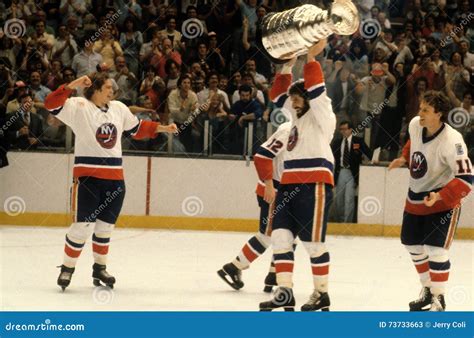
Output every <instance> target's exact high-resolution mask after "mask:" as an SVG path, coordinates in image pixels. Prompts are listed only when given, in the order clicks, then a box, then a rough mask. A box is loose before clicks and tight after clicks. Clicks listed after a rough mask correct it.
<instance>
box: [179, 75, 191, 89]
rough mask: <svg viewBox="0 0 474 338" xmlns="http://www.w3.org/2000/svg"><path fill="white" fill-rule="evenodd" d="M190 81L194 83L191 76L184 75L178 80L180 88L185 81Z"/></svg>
mask: <svg viewBox="0 0 474 338" xmlns="http://www.w3.org/2000/svg"><path fill="white" fill-rule="evenodd" d="M186 79H188V80H189V81H190V82H192V79H191V76H189V75H188V74H183V75H181V76H180V78H179V79H178V87H181V84H182V83H183V81H184V80H186Z"/></svg>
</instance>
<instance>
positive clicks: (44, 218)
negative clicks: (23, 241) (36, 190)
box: [0, 212, 474, 240]
mask: <svg viewBox="0 0 474 338" xmlns="http://www.w3.org/2000/svg"><path fill="white" fill-rule="evenodd" d="M70 222H71V218H70V215H68V214H52V213H24V214H20V215H18V216H8V215H7V214H6V213H5V212H0V227H1V226H2V225H21V226H23V225H24V226H53V227H69V225H70ZM117 226H118V227H120V228H142V229H170V230H202V231H237V232H255V231H258V220H256V219H255V220H254V219H227V218H199V217H168V216H131V215H123V216H120V217H119V219H118V223H117ZM400 229H401V227H400V226H397V225H382V224H357V223H328V231H327V233H328V234H330V235H341V236H376V237H399V236H400ZM456 238H457V239H468V240H474V228H458V229H457V231H456Z"/></svg>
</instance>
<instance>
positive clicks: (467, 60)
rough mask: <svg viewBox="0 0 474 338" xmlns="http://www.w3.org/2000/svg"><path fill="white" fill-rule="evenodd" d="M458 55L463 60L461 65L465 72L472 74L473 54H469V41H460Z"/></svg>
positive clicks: (473, 67)
mask: <svg viewBox="0 0 474 338" xmlns="http://www.w3.org/2000/svg"><path fill="white" fill-rule="evenodd" d="M459 53H460V54H461V57H462V59H463V60H464V62H463V65H464V67H465V68H466V69H467V70H471V73H472V72H474V54H473V53H469V41H468V40H461V41H460V42H459Z"/></svg>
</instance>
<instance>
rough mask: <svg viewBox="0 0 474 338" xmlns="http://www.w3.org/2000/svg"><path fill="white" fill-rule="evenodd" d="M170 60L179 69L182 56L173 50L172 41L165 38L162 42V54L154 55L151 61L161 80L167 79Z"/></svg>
mask: <svg viewBox="0 0 474 338" xmlns="http://www.w3.org/2000/svg"><path fill="white" fill-rule="evenodd" d="M168 60H173V61H174V63H175V64H177V66H178V68H179V67H180V66H181V55H180V54H179V53H178V52H177V51H175V50H174V49H173V44H172V42H171V40H170V39H168V38H165V39H163V42H162V53H161V54H155V55H153V57H152V58H151V61H150V65H151V66H153V67H154V68H155V70H156V73H157V74H158V76H159V77H161V78H165V77H166V74H167V73H168V72H167V71H166V69H165V68H166V67H165V66H166V65H167V64H169V62H168Z"/></svg>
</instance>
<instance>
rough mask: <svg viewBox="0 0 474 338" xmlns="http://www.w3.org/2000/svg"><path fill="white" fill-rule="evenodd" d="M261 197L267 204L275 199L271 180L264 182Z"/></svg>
mask: <svg viewBox="0 0 474 338" xmlns="http://www.w3.org/2000/svg"><path fill="white" fill-rule="evenodd" d="M270 182H271V181H270ZM263 199H264V200H265V202H267V203H268V204H272V203H273V201H275V188H274V187H273V182H271V184H265V193H264V195H263Z"/></svg>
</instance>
